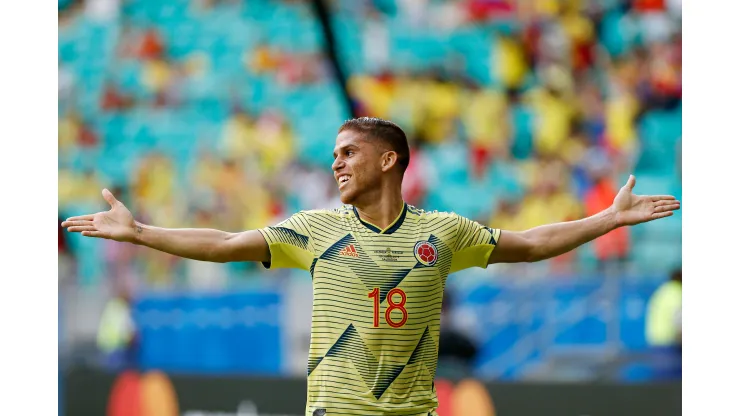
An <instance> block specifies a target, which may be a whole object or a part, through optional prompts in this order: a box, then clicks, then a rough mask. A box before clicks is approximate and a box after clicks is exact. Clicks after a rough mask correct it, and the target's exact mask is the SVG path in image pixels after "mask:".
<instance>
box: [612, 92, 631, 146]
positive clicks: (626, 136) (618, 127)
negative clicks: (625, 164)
mask: <svg viewBox="0 0 740 416" xmlns="http://www.w3.org/2000/svg"><path fill="white" fill-rule="evenodd" d="M638 106H639V104H638V103H637V100H636V99H635V98H634V97H631V96H629V95H626V94H623V95H620V96H618V97H615V98H613V99H611V100H609V101H608V102H607V104H606V138H607V140H608V141H609V143H611V145H612V146H614V148H616V149H617V150H621V151H626V152H628V151H632V150H634V148H635V146H636V144H637V143H636V142H637V131H636V129H635V117H636V116H637V112H638Z"/></svg>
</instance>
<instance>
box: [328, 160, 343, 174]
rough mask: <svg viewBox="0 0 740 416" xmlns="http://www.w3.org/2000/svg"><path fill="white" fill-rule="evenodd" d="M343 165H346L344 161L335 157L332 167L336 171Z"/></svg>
mask: <svg viewBox="0 0 740 416" xmlns="http://www.w3.org/2000/svg"><path fill="white" fill-rule="evenodd" d="M342 166H344V162H343V161H342V159H340V158H336V159H334V163H332V164H331V169H332V170H333V171H335V172H336V171H338V170H339V169H341V168H342Z"/></svg>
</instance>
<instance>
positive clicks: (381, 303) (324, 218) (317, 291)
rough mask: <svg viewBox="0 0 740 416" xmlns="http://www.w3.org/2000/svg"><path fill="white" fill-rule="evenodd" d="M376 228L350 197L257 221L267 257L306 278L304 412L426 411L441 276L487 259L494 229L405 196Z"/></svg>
mask: <svg viewBox="0 0 740 416" xmlns="http://www.w3.org/2000/svg"><path fill="white" fill-rule="evenodd" d="M380 231H381V230H378V229H377V227H373V226H372V225H369V224H367V223H364V222H362V221H361V220H360V218H359V217H358V216H357V214H356V213H355V211H354V210H353V208H352V207H351V206H348V205H345V206H342V207H341V208H337V209H334V210H315V211H302V212H299V213H297V214H295V215H293V216H291V217H290V218H288V219H286V220H285V221H283V222H281V223H279V224H277V225H275V226H271V227H266V228H263V229H261V230H260V232H261V233H262V235H263V236H264V238H265V240H266V241H267V243H268V246H269V247H270V253H271V263H270V264H266V265H265V266H266V267H271V268H281V267H288V268H299V269H304V270H306V269H308V270H309V271H310V272H311V277H312V279H313V309H312V322H311V345H310V349H309V358H308V397H307V406H306V414H307V415H311V414H312V413H313V412H314V410H316V409H326V414H329V415H331V414H343V415H363V416H370V415H416V414H418V415H427V414H429V412H432V411H433V410H434V409H435V408H436V407H437V405H438V403H437V397H436V393H435V390H434V389H433V388H432V381H433V377H434V374H435V372H436V366H437V345H438V343H439V330H440V317H441V315H440V311H441V307H442V294H443V291H444V286H445V282H446V280H447V276H448V275H449V273H451V272H452V271H455V270H461V269H464V268H467V267H476V266H477V267H486V266H487V261H488V258H489V256H490V253H491V250H493V248H494V245H495V241H497V238H498V236H499V234H500V231H499V230H494V229H490V228H487V227H484V226H482V225H480V224H477V223H476V222H474V221H471V220H469V219H466V218H463V217H460V216H459V215H456V214H453V213H440V212H427V211H424V210H421V209H417V208H415V207H412V206H408V205H407V206H405V209H404V211H402V212H401V215H400V216H399V217H398V218H397V220H396V221H394V222H393V223H392V224H391V225H390V226H389V227H388V229H387V230H384V231H385V232H383V233H380ZM306 296H311V294H306ZM394 305H396V306H394ZM398 305H401V306H398ZM403 311H406V313H404V312H403ZM399 398H403V399H402V400H399ZM335 406H341V407H335ZM432 414H433V413H432Z"/></svg>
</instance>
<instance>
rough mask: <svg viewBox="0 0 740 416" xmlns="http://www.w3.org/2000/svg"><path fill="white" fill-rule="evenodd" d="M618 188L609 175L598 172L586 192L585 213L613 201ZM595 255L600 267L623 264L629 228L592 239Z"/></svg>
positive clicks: (608, 205)
mask: <svg viewBox="0 0 740 416" xmlns="http://www.w3.org/2000/svg"><path fill="white" fill-rule="evenodd" d="M618 191H619V189H618V188H616V187H615V186H614V182H613V181H612V179H611V177H609V175H607V174H606V173H604V172H603V171H602V172H598V173H596V174H595V177H594V178H593V186H592V187H591V189H589V190H588V191H587V192H586V196H585V202H586V215H595V214H597V213H599V212H601V211H603V210H605V209H607V208H608V207H610V206H611V204H612V202H614V198H615V197H616V196H617V193H618ZM593 248H594V250H595V252H596V257H597V259H598V260H599V262H600V265H601V266H602V268H605V267H608V266H611V265H616V266H623V262H624V261H625V260H626V258H627V254H628V252H629V248H630V245H629V230H628V229H627V228H618V229H616V230H613V231H611V232H609V233H608V234H606V235H604V236H602V237H599V238H597V239H596V240H594V241H593Z"/></svg>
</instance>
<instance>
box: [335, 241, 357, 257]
mask: <svg viewBox="0 0 740 416" xmlns="http://www.w3.org/2000/svg"><path fill="white" fill-rule="evenodd" d="M339 255H340V256H348V257H360V255H359V254H357V250H356V249H355V245H354V244H350V245H348V246H347V247H345V248H343V249H342V251H340V252H339Z"/></svg>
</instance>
